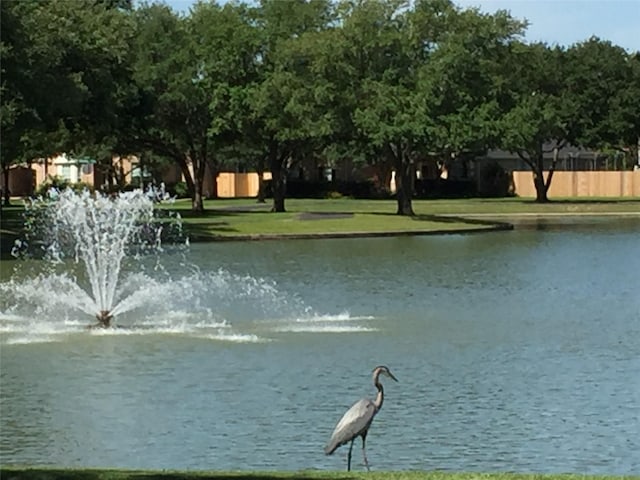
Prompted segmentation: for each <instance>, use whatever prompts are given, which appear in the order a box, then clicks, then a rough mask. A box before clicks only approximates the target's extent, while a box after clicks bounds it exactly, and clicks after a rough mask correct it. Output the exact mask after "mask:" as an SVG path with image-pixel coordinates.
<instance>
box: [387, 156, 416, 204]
mask: <svg viewBox="0 0 640 480" xmlns="http://www.w3.org/2000/svg"><path fill="white" fill-rule="evenodd" d="M388 150H389V152H390V154H391V155H392V157H393V159H394V166H395V170H396V199H397V202H398V210H397V211H396V214H397V215H407V216H414V215H415V212H414V211H413V205H412V199H413V187H414V177H415V174H414V166H413V163H412V162H411V159H410V156H409V149H408V147H407V148H406V149H405V148H403V147H401V146H399V145H398V146H396V147H395V148H394V147H393V146H391V145H389V147H388Z"/></svg>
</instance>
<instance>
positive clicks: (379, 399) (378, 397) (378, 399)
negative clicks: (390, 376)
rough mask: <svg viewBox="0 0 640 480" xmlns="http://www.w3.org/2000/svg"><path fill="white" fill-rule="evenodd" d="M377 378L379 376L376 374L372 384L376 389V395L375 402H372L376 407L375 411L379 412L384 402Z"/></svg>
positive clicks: (382, 389) (382, 390) (382, 391)
mask: <svg viewBox="0 0 640 480" xmlns="http://www.w3.org/2000/svg"><path fill="white" fill-rule="evenodd" d="M379 377H380V375H379V374H378V375H376V376H375V377H374V378H373V384H374V385H375V386H376V388H377V389H378V395H376V400H375V402H373V404H374V405H375V406H376V410H380V408H382V403H383V402H384V388H382V384H381V383H380V379H379Z"/></svg>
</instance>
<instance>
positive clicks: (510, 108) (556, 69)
mask: <svg viewBox="0 0 640 480" xmlns="http://www.w3.org/2000/svg"><path fill="white" fill-rule="evenodd" d="M565 58H566V57H565V52H564V50H563V49H561V48H560V47H554V48H550V47H548V46H547V45H545V44H542V43H535V44H531V45H527V44H523V43H519V44H516V45H514V48H513V50H512V52H511V55H510V56H509V58H508V64H509V69H510V70H509V75H508V77H507V82H508V85H509V91H508V92H507V94H506V95H505V96H504V98H503V104H502V108H504V110H503V111H504V114H503V116H502V138H503V139H502V142H501V144H502V147H503V148H505V149H506V150H509V151H512V152H516V153H517V154H518V156H519V157H520V158H521V159H522V160H523V161H524V162H525V163H526V164H527V165H529V167H530V168H531V171H532V173H533V183H534V185H535V189H536V201H537V202H547V201H548V195H547V192H548V190H549V187H550V185H551V180H552V178H553V173H554V171H555V165H556V161H557V152H558V150H559V149H560V148H562V147H563V146H564V145H566V144H567V143H568V142H570V141H571V139H572V137H573V133H572V130H571V122H572V119H573V116H574V108H573V105H572V101H571V98H570V96H569V95H568V93H569V92H568V91H567V88H566V83H565V81H564V75H565V62H564V60H565ZM550 152H554V156H553V159H552V161H551V165H550V167H549V169H548V173H547V177H546V178H545V176H544V172H545V163H544V159H545V154H546V153H550Z"/></svg>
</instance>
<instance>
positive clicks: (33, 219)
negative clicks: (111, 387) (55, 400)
mask: <svg viewBox="0 0 640 480" xmlns="http://www.w3.org/2000/svg"><path fill="white" fill-rule="evenodd" d="M157 197H158V195H157V193H154V192H151V193H150V192H142V191H140V190H137V191H132V192H126V193H120V194H117V195H112V196H106V195H102V194H93V193H89V192H87V191H85V192H81V193H75V192H73V191H71V190H65V191H63V192H55V191H54V192H53V195H52V196H50V197H47V198H39V199H37V200H33V201H29V203H28V205H27V206H26V210H25V229H26V238H25V239H24V240H21V241H19V242H17V243H16V246H15V248H14V251H13V253H14V255H15V256H17V257H24V258H23V259H24V261H17V262H15V264H14V267H15V268H14V272H13V274H12V275H11V277H10V278H9V279H8V280H7V276H6V275H3V278H2V279H0V344H6V343H10V344H15V343H32V342H35V343H38V342H49V341H58V340H63V339H67V338H69V337H70V336H71V337H74V338H75V336H77V335H78V333H79V332H83V333H86V331H87V330H86V329H87V326H88V327H90V332H91V333H92V334H93V335H142V334H149V335H156V334H162V335H165V334H168V335H182V336H187V337H190V338H194V337H195V338H204V339H209V340H216V341H230V342H243V343H247V342H250V343H253V342H261V341H268V340H270V339H271V338H272V337H273V336H282V335H290V334H304V333H305V332H306V333H309V332H319V333H326V332H334V333H348V332H363V331H371V329H370V328H369V327H367V326H366V325H363V323H364V324H366V323H368V322H369V320H370V318H368V317H367V318H364V317H355V318H354V317H352V316H350V315H349V313H348V312H344V311H339V312H338V313H335V312H334V313H329V314H323V313H320V312H317V311H316V310H314V309H313V308H311V307H310V306H309V305H308V304H307V303H306V302H305V301H304V300H303V299H302V298H300V296H299V294H298V293H297V292H296V291H295V290H296V289H295V288H294V289H293V290H292V289H291V288H289V289H286V287H285V289H284V290H283V288H282V287H281V286H280V285H278V284H277V283H276V282H275V281H274V280H270V279H265V278H261V277H256V276H254V275H251V274H248V273H246V272H239V273H234V272H230V271H228V270H225V269H222V268H220V267H219V266H218V262H217V259H216V255H217V254H216V253H215V252H216V251H218V252H219V249H218V247H212V246H208V245H194V246H189V248H186V247H187V246H188V243H187V242H186V237H185V235H184V234H183V233H182V228H181V222H180V218H179V216H177V215H175V214H172V213H171V208H157V207H158V205H157ZM169 207H170V205H169ZM5 272H6V271H5ZM114 327H117V328H114ZM83 337H84V335H83Z"/></svg>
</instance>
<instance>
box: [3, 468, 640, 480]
mask: <svg viewBox="0 0 640 480" xmlns="http://www.w3.org/2000/svg"><path fill="white" fill-rule="evenodd" d="M0 479H1V480H223V479H229V480H293V479H301V480H640V476H630V475H629V476H622V475H621V476H614V475H581V474H525V473H448V472H447V473H445V472H423V471H407V472H369V473H367V472H361V471H352V472H344V471H341V472H334V471H327V472H325V471H318V470H310V471H300V472H278V471H276V472H254V471H246V472H243V471H235V472H218V471H179V470H175V471H174V470H120V469H84V468H20V467H8V468H7V467H2V468H1V469H0Z"/></svg>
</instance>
